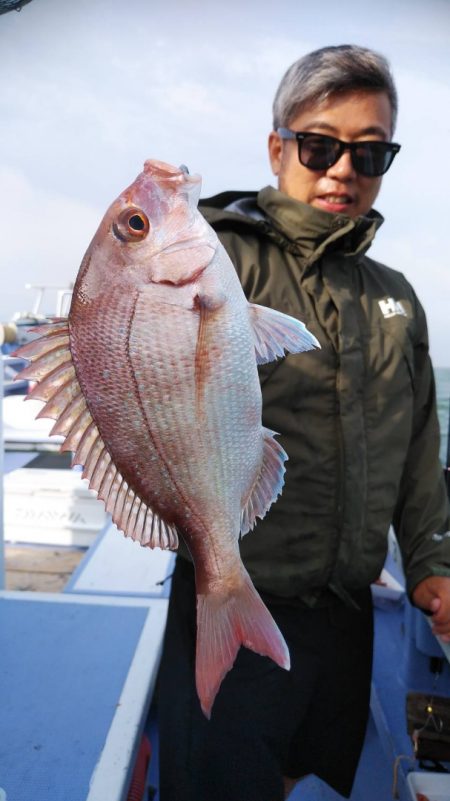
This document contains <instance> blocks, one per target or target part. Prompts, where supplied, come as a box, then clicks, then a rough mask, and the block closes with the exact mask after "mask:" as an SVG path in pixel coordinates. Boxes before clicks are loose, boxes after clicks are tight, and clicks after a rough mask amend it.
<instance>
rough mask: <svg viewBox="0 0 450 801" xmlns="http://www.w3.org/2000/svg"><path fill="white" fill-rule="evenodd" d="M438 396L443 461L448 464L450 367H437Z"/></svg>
mask: <svg viewBox="0 0 450 801" xmlns="http://www.w3.org/2000/svg"><path fill="white" fill-rule="evenodd" d="M434 373H435V376H436V395H437V406H438V416H439V424H440V426H441V452H440V456H441V461H442V463H443V464H446V460H447V438H448V426H449V422H448V418H449V399H450V367H436V368H435V370H434Z"/></svg>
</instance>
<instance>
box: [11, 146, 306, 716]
mask: <svg viewBox="0 0 450 801" xmlns="http://www.w3.org/2000/svg"><path fill="white" fill-rule="evenodd" d="M200 187H201V178H200V176H198V175H190V174H189V172H188V171H187V168H185V167H181V168H178V167H174V166H172V165H169V164H166V163H164V162H161V161H157V160H148V161H146V162H145V164H144V168H143V171H142V172H141V173H140V174H139V175H138V176H137V178H136V179H135V181H134V182H133V183H132V184H131V185H130V186H129V187H128V188H127V189H125V190H124V191H123V192H122V193H121V194H120V195H119V197H118V198H117V199H116V200H115V201H114V202H113V203H112V204H111V205H110V207H109V208H108V210H107V211H106V213H105V215H104V217H103V219H102V221H101V223H100V226H99V228H98V230H97V232H96V233H95V235H94V237H93V239H92V242H91V243H90V245H89V247H88V249H87V251H86V254H85V256H84V258H83V260H82V263H81V266H80V269H79V271H78V275H77V278H76V281H75V285H74V290H73V295H72V301H71V305H70V310H69V314H68V317H67V318H55V319H53V320H52V321H51V322H49V323H47V324H45V325H43V326H41V327H40V329H39V332H38V337H37V339H34V340H33V341H32V342H30V343H28V344H26V345H25V346H23V347H22V348H20V349H19V351H18V352H17V355H20V356H21V357H23V358H26V359H28V360H29V361H30V364H29V365H28V366H27V367H26V368H25V369H24V370H23V371H22V372H21V374H20V377H21V378H26V379H28V380H30V381H33V382H37V383H36V386H35V387H34V388H33V389H32V390H31V391H30V393H29V396H28V397H30V398H34V399H38V400H40V401H43V402H44V406H43V408H42V409H41V411H40V412H39V415H38V416H39V417H49V418H52V419H54V420H55V425H54V426H53V428H52V431H51V433H52V434H59V435H62V436H63V437H64V441H63V444H62V446H61V450H62V451H71V452H72V453H73V465H81V466H82V467H83V472H82V477H83V478H86V479H87V480H88V482H89V487H90V488H91V489H93V490H95V491H96V492H97V497H98V499H100V500H101V501H102V502H103V504H104V506H105V508H106V510H107V512H109V513H110V514H111V516H112V520H113V522H114V523H115V524H116V526H117V528H118V529H119V530H120V531H122V532H123V534H124V535H125V536H126V537H130V538H131V539H132V540H135V541H137V542H139V543H140V544H141V545H142V546H144V547H150V548H155V547H158V548H165V549H170V550H176V549H177V547H178V545H179V537H181V538H182V539H183V541H184V543H185V545H186V547H187V549H188V551H189V553H190V555H191V557H192V560H193V563H194V567H195V580H196V593H197V640H196V687H197V693H198V697H199V701H200V705H201V708H202V710H203V713H204V714H205V715H206V717H208V718H209V717H210V716H211V710H212V706H213V703H214V699H215V697H216V695H217V692H218V691H219V688H220V685H221V683H222V681H223V679H224V677H225V675H226V673H227V672H228V671H229V670H230V669H231V668H232V665H233V663H234V661H235V658H236V655H237V653H238V650H239V648H240V647H241V645H242V646H244V647H246V648H249V649H251V650H253V651H255V652H257V653H258V654H261V655H264V656H268V657H270V658H271V659H272V660H274V662H275V663H277V664H278V665H279V666H280V667H281V668H284V669H287V670H288V669H289V667H290V659H289V650H288V647H287V645H286V642H285V640H284V638H283V635H282V634H281V632H280V630H279V628H278V626H277V625H276V623H275V621H274V620H273V618H272V616H271V614H270V612H269V611H268V609H267V607H266V606H265V604H264V603H263V601H262V600H261V598H260V596H259V594H258V593H257V591H256V589H255V587H254V586H253V583H252V581H251V578H250V576H249V574H248V572H247V571H246V569H245V567H244V565H243V563H242V560H241V558H240V552H239V540H240V538H241V537H242V536H244V535H246V534H247V533H248V532H249V531H250V530H251V529H252V528H253V527H254V525H255V522H256V519H257V518H263V517H264V515H265V514H266V512H267V511H268V510H269V508H270V506H271V505H272V503H273V502H274V501H275V500H276V498H277V497H278V495H279V494H280V492H281V490H282V486H283V482H284V472H285V465H284V462H285V461H286V459H287V454H286V452H285V451H284V449H283V448H282V447H281V445H280V444H279V442H278V441H277V439H276V438H275V433H274V432H273V431H271V430H269V429H267V428H265V427H263V425H262V422H261V414H262V399H261V389H260V382H259V378H258V364H263V363H266V362H269V361H272V360H274V359H276V358H278V357H282V356H284V355H285V353H286V352H291V353H299V352H301V351H304V350H309V349H311V348H316V347H320V346H319V343H318V341H317V339H316V338H315V337H314V336H313V335H312V334H311V333H310V332H309V331H308V330H307V328H306V327H305V325H304V324H303V323H302V322H300V321H299V320H297V319H295V318H293V317H289V316H288V315H285V314H283V313H281V312H279V311H276V310H273V309H271V308H266V307H263V306H259V305H256V304H252V303H249V302H248V301H247V299H246V297H245V295H244V292H243V289H242V287H241V284H240V282H239V278H238V276H237V273H236V270H235V268H234V266H233V264H232V262H231V260H230V258H229V257H228V255H227V253H226V251H225V249H224V247H223V246H222V244H221V243H220V241H219V239H218V237H217V235H216V233H215V232H214V230H213V229H212V228H211V227H210V226H209V225H208V223H207V222H206V220H205V219H204V217H203V216H202V215H201V213H200V211H199V209H198V199H199V194H200ZM253 536H257V533H255V534H254V535H253Z"/></svg>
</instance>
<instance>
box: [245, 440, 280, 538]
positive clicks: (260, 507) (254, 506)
mask: <svg viewBox="0 0 450 801" xmlns="http://www.w3.org/2000/svg"><path fill="white" fill-rule="evenodd" d="M275 436H276V434H275V432H274V431H270V429H268V428H264V427H263V458H262V462H261V470H260V472H259V475H258V476H257V479H256V481H255V483H254V484H253V487H252V489H251V491H250V493H249V495H248V496H247V498H245V499H244V502H243V506H242V512H241V535H242V536H244V534H247V532H248V531H250V529H252V528H253V526H254V525H255V523H256V518H257V517H260V518H263V517H264V515H265V514H266V512H267V511H268V510H269V509H270V507H271V505H272V504H273V502H274V501H275V500H276V499H277V497H278V495H279V494H280V492H281V490H282V488H283V484H284V473H285V467H284V462H285V461H286V459H287V458H288V456H287V453H286V451H285V450H284V448H282V447H281V445H280V443H279V442H277V440H276V439H275Z"/></svg>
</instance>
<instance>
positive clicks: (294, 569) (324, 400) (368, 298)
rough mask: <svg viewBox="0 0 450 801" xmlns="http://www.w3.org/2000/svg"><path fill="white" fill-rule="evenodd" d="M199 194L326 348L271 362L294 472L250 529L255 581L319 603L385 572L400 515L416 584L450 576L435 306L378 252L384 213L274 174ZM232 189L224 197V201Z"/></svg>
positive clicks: (410, 580)
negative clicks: (291, 185)
mask: <svg viewBox="0 0 450 801" xmlns="http://www.w3.org/2000/svg"><path fill="white" fill-rule="evenodd" d="M243 196H244V193H224V194H222V195H219V196H217V197H216V198H212V199H210V200H208V201H203V202H202V203H201V210H202V213H203V214H204V215H205V217H206V219H207V220H208V222H210V224H211V225H212V226H213V228H215V230H216V231H217V233H218V235H219V237H220V239H221V241H222V242H223V244H224V246H225V248H226V250H227V251H228V253H229V255H230V257H231V260H232V261H233V263H234V265H235V267H236V270H237V272H238V274H239V277H240V279H241V282H242V286H243V288H244V291H245V293H246V296H247V298H248V299H249V300H250V301H252V302H254V303H259V304H262V305H264V306H272V307H273V308H275V309H279V310H280V311H282V312H286V313H287V314H290V315H292V316H294V317H297V318H299V319H300V320H302V321H303V322H304V323H306V325H307V326H308V328H309V330H310V331H311V332H312V333H313V334H315V336H316V337H317V338H318V340H319V342H320V344H321V350H318V349H317V350H314V351H309V352H308V353H301V354H296V355H288V356H286V358H284V359H279V360H277V361H276V362H271V363H270V364H267V365H263V366H262V368H261V373H260V375H261V386H262V393H263V423H264V425H265V426H267V427H268V428H270V429H272V430H274V431H277V432H279V434H280V437H279V441H280V442H281V444H282V445H283V447H284V448H285V450H286V451H287V453H288V456H289V461H288V462H287V463H286V476H285V486H284V489H283V493H282V495H281V497H280V498H279V499H278V500H277V502H276V503H275V504H273V506H272V507H271V509H270V511H269V512H268V514H267V515H266V517H265V518H264V520H262V521H260V522H258V525H257V526H256V529H255V530H254V531H253V532H251V533H249V534H248V535H246V536H245V537H244V538H243V539H242V542H241V553H242V557H243V560H244V563H245V565H246V567H247V569H248V570H249V572H250V575H251V576H252V579H253V581H254V583H255V585H256V586H257V587H258V588H259V589H260V590H263V591H265V592H268V593H270V594H272V595H275V596H279V597H282V598H297V599H299V600H300V601H302V602H304V603H306V604H308V605H310V606H314V605H316V604H322V603H326V602H327V601H326V599H327V598H328V597H330V590H331V592H332V593H333V594H337V595H338V596H340V597H341V598H343V599H346V598H347V597H348V592H349V591H350V592H351V591H352V590H356V589H359V588H362V587H366V586H368V585H369V584H370V583H371V582H373V581H375V580H376V579H377V578H378V576H379V574H380V572H381V569H382V567H383V563H384V560H385V556H386V549H387V533H388V529H389V525H390V523H391V522H393V523H394V527H395V531H396V534H397V537H398V540H399V543H400V548H401V552H402V557H403V563H404V569H405V572H406V576H407V588H408V592H409V593H411V591H412V590H413V588H414V587H415V585H416V584H417V583H418V582H419V581H421V580H422V579H423V578H425V577H427V576H429V575H446V576H450V532H449V528H450V525H449V509H448V501H447V496H446V490H445V485H444V481H443V477H442V467H441V465H440V462H439V457H438V452H439V426H438V421H437V416H436V402H435V388H434V379H433V371H432V366H431V362H430V359H429V355H428V339H427V328H426V320H425V314H424V311H423V309H422V307H421V305H420V303H419V301H418V299H417V297H416V295H415V294H414V291H413V289H412V287H411V286H410V284H409V283H408V281H407V280H406V279H405V278H404V276H403V275H402V274H401V273H399V272H396V271H394V270H391V269H389V268H388V267H385V266H384V265H382V264H379V263H377V262H375V261H373V260H372V259H370V258H368V257H367V256H366V255H365V252H366V250H367V249H368V248H369V246H370V244H371V242H372V239H373V237H374V234H375V231H376V229H377V228H378V227H379V225H380V224H381V222H382V217H381V216H380V215H379V214H377V212H374V211H373V212H370V214H369V215H368V216H367V217H359V218H357V219H356V220H352V219H350V218H349V217H347V216H345V215H340V214H339V215H334V214H328V213H326V212H322V211H320V210H318V209H314V208H313V207H312V206H309V205H306V204H304V203H300V202H298V201H295V200H293V199H292V198H290V197H288V196H287V195H285V194H283V193H281V192H279V191H277V190H275V189H273V188H272V187H266V188H265V189H263V190H262V191H260V192H259V193H258V194H256V193H253V194H252V193H245V197H243ZM230 201H234V202H233V203H232V205H231V206H229V205H228V207H227V210H225V211H224V210H223V209H222V208H221V206H223V205H224V204H229V203H230Z"/></svg>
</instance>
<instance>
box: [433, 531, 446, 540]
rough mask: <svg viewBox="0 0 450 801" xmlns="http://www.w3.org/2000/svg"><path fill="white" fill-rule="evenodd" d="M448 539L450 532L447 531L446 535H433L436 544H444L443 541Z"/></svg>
mask: <svg viewBox="0 0 450 801" xmlns="http://www.w3.org/2000/svg"><path fill="white" fill-rule="evenodd" d="M447 537H450V531H446V532H445V534H433V535H432V537H431V539H432V540H434V541H435V542H442V540H445V539H447Z"/></svg>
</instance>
